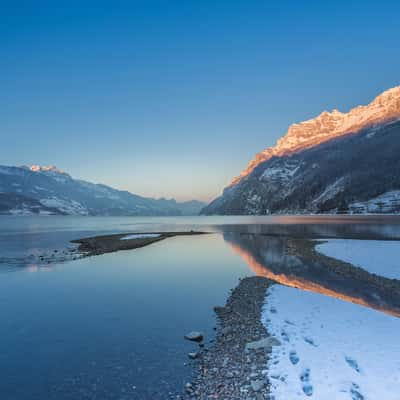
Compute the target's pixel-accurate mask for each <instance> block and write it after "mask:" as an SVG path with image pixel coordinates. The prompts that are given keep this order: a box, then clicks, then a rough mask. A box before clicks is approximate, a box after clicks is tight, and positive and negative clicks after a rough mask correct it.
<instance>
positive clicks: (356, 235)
mask: <svg viewBox="0 0 400 400" xmlns="http://www.w3.org/2000/svg"><path fill="white" fill-rule="evenodd" d="M190 229H194V230H205V231H209V232H212V233H211V234H209V235H201V236H191V237H174V238H169V239H166V240H164V241H161V242H158V243H155V244H153V245H150V246H148V247H145V248H141V249H136V250H131V251H122V252H118V253H113V254H106V255H102V256H96V257H90V258H84V259H79V260H75V261H69V262H65V263H58V264H54V263H46V264H44V263H40V262H38V260H37V255H39V254H46V253H49V252H52V251H54V250H57V251H62V250H63V249H65V248H66V247H72V245H71V244H70V243H69V241H70V240H72V239H77V238H80V237H84V236H94V235H99V234H110V233H123V232H158V231H184V230H190ZM260 234H262V236H261V235H260ZM285 236H290V237H294V238H313V239H349V240H357V239H363V240H365V241H366V243H367V242H368V241H369V240H380V241H389V240H390V241H392V240H396V239H400V218H399V217H394V216H387V217H376V216H370V217H362V216H360V217H357V216H338V217H325V216H310V217H306V216H304V217H286V216H282V217H190V218H189V217H164V218H162V217H148V218H144V217H137V218H135V217H126V218H122V217H118V218H114V217H99V218H97V217H9V216H2V217H0V314H1V321H0V325H1V332H2V335H1V341H0V371H1V380H0V396H1V399H2V400H3V399H4V400H15V399H18V400H28V399H29V400H31V399H35V400H36V399H59V400H64V399H78V398H79V399H166V398H176V394H177V393H179V392H180V390H181V388H182V386H183V385H184V383H185V382H187V381H188V380H190V377H191V375H192V374H193V372H194V369H193V368H192V367H191V365H190V363H191V362H190V361H189V359H188V357H187V353H188V352H190V351H193V350H194V349H195V348H196V345H194V344H192V343H189V342H187V341H184V340H183V336H184V334H185V333H187V332H188V331H191V330H200V331H202V332H204V333H205V336H206V342H207V341H209V340H212V338H213V328H214V327H215V324H216V321H215V317H214V313H213V310H212V309H213V306H215V305H223V304H224V303H225V301H226V298H227V296H228V295H229V291H230V289H232V288H233V287H235V286H236V285H237V283H238V280H239V278H241V277H245V276H249V275H252V274H260V268H261V269H262V273H261V275H262V274H267V275H268V274H271V271H272V273H273V274H275V275H276V276H277V275H280V276H289V275H290V276H291V277H292V278H293V274H292V273H290V274H289V273H287V271H285V268H286V266H287V265H288V264H287V259H286V258H285V254H284V252H283V250H282V249H281V244H280V242H279V241H280V238H281V237H285ZM254 238H255V239H254ZM391 251H392V253H393V252H395V251H396V249H394V250H393V249H392V250H391ZM399 254H400V253H399ZM297 267H298V270H299V271H300V272H299V276H301V278H302V279H305V280H306V281H307V282H311V281H313V280H315V279H318V284H319V285H320V286H321V285H322V286H324V285H325V286H324V287H325V288H326V287H327V288H328V289H329V290H330V292H329V293H330V295H331V294H332V293H333V296H335V293H339V294H340V295H341V296H348V297H349V296H353V297H355V296H356V295H357V296H358V297H357V298H361V299H362V300H363V301H364V302H365V303H366V305H367V306H368V307H371V308H375V309H383V310H384V311H387V312H389V313H396V312H397V307H398V299H397V297H393V296H391V297H388V298H385V297H384V294H382V293H378V295H379V296H378V297H379V302H378V300H376V298H377V296H369V295H368V293H370V290H369V287H368V285H367V284H366V286H365V293H363V292H362V289H360V290H361V294H360V291H358V292H357V294H355V293H353V292H352V290H353V287H350V286H351V285H348V286H349V287H346V284H341V283H339V284H337V279H331V278H332V277H331V276H327V275H324V273H323V271H322V269H321V266H320V265H316V266H315V268H319V269H318V270H317V269H315V270H312V269H311V270H310V269H308V274H309V275H308V276H307V274H306V273H303V272H304V271H303V269H304V268H305V267H304V266H302V265H297ZM303 267H304V268H303ZM361 267H362V265H361ZM308 268H313V266H311V267H310V266H308ZM265 271H267V272H265ZM315 271H318V273H317V272H315ZM321 271H322V272H321ZM314 272H315V273H314ZM378 272H379V271H378ZM285 274H286V275H285ZM299 276H297V278H298V277H299ZM268 277H270V275H268ZM333 281H335V282H336V286H335V285H334V284H333V283H332V282H333ZM280 283H284V284H286V283H287V282H286V283H285V282H283V281H282V282H280ZM313 283H314V284H315V282H314V281H313ZM287 284H288V285H289V286H290V283H287ZM304 289H305V290H309V288H307V287H305V288H304ZM331 292H332V293H331ZM367 292H368V293H367ZM362 296H364V297H362ZM374 299H375V300H374ZM350 301H352V300H351V299H350ZM187 364H189V365H187Z"/></svg>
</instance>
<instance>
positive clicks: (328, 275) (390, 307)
mask: <svg viewBox="0 0 400 400" xmlns="http://www.w3.org/2000/svg"><path fill="white" fill-rule="evenodd" d="M223 237H224V239H225V241H226V242H227V243H229V244H230V245H231V247H232V249H233V251H234V252H236V253H237V254H239V255H240V256H241V257H242V258H243V259H244V260H245V261H246V262H247V264H248V265H249V267H250V268H251V269H252V270H253V271H254V272H255V273H256V274H257V275H259V276H263V277H265V278H268V279H271V280H273V281H275V282H277V283H280V284H282V285H286V286H291V287H295V288H299V289H302V290H308V291H313V292H317V293H321V294H324V295H327V296H332V297H336V298H339V299H341V300H344V301H349V302H352V303H356V304H359V305H363V306H366V307H370V308H373V309H376V310H379V311H382V312H385V313H388V314H391V315H394V316H397V317H400V290H399V287H400V286H399V285H400V282H399V281H390V280H388V279H386V278H378V279H375V278H374V277H373V276H372V275H371V274H368V273H366V272H364V271H363V273H362V274H354V273H349V271H346V270H343V271H341V270H338V269H332V268H329V267H328V266H327V265H325V264H324V263H323V262H321V261H320V260H315V259H311V258H309V257H306V256H305V254H301V252H299V253H298V254H296V255H292V254H288V253H287V239H285V238H278V237H271V236H265V235H258V234H248V233H236V232H225V233H224V234H223ZM351 272H353V271H351ZM366 277H367V278H368V279H366ZM380 281H382V282H383V284H380ZM387 284H388V285H387ZM388 286H389V287H390V290H388V289H387V288H388Z"/></svg>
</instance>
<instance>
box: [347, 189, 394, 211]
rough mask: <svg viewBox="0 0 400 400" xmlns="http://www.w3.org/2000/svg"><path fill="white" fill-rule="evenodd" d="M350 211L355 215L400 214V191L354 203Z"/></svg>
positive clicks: (350, 206)
mask: <svg viewBox="0 0 400 400" xmlns="http://www.w3.org/2000/svg"><path fill="white" fill-rule="evenodd" d="M349 211H350V212H351V213H353V214H361V213H390V212H393V213H398V212H400V190H392V191H389V192H385V193H383V194H381V195H379V196H377V197H374V198H373V199H370V200H367V201H359V202H355V203H352V204H350V205H349Z"/></svg>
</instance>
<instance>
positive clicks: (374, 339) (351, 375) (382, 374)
mask: <svg viewBox="0 0 400 400" xmlns="http://www.w3.org/2000/svg"><path fill="white" fill-rule="evenodd" d="M263 323H264V324H265V326H266V328H267V329H268V331H269V332H270V333H271V335H273V336H275V337H276V338H278V339H279V340H280V342H281V345H280V346H275V347H273V351H272V357H271V360H270V361H269V363H270V364H269V371H268V375H269V380H270V381H271V392H272V395H273V397H272V398H273V399H274V400H296V399H318V400H399V399H400V341H399V336H398V334H399V332H400V319H398V318H395V317H392V316H389V315H386V314H383V313H379V312H377V311H374V310H372V309H369V308H366V307H362V306H358V305H356V304H352V303H347V302H344V301H341V300H338V299H335V298H332V297H327V296H324V295H320V294H317V293H312V292H306V291H302V290H299V289H294V288H290V287H286V286H281V285H274V286H272V287H271V288H270V289H269V290H268V295H267V302H266V306H265V309H264V313H263Z"/></svg>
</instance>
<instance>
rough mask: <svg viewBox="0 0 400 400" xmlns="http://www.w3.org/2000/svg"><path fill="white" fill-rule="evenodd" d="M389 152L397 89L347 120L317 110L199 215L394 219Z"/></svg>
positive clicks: (397, 124) (395, 169) (398, 172)
mask: <svg viewBox="0 0 400 400" xmlns="http://www.w3.org/2000/svg"><path fill="white" fill-rule="evenodd" d="M395 150H397V151H399V150H400V86H397V87H394V88H392V89H389V90H387V91H385V92H383V93H382V94H381V95H379V96H378V97H376V98H375V100H373V101H372V102H371V103H370V104H368V105H366V106H359V107H356V108H353V109H352V110H350V111H349V112H348V113H342V112H340V111H337V110H333V111H332V112H326V111H325V112H323V113H321V114H320V115H318V116H317V117H316V118H313V119H310V120H308V121H304V122H301V123H299V124H294V125H292V126H290V127H289V129H288V132H287V133H286V135H285V136H284V137H282V138H281V139H279V140H278V142H277V144H276V145H275V146H273V147H269V148H267V149H265V150H264V151H262V152H261V153H258V154H257V155H256V157H255V158H254V159H253V160H252V161H251V162H250V163H249V164H248V166H247V167H246V168H245V170H244V171H242V173H241V174H240V175H239V176H238V177H236V178H234V179H233V181H232V182H231V184H230V185H229V186H228V187H227V188H225V190H224V191H223V194H222V196H220V197H218V198H217V199H215V200H214V201H213V202H211V203H210V204H209V205H208V206H207V207H205V208H204V209H203V210H202V213H203V214H273V213H289V214H291V213H309V212H312V213H322V212H331V213H335V212H399V211H400V207H399V202H400V169H399V167H400V165H399V163H398V161H397V159H398V158H399V157H398V156H397V155H396V153H395ZM361 151H362V152H361ZM397 154H400V153H397ZM361 169H363V170H361ZM366 175H370V177H371V179H369V180H368V179H367V177H366ZM360 185H363V188H362V189H361V188H360Z"/></svg>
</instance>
